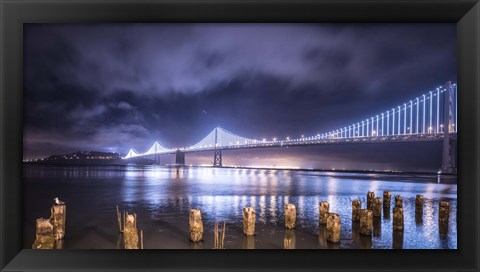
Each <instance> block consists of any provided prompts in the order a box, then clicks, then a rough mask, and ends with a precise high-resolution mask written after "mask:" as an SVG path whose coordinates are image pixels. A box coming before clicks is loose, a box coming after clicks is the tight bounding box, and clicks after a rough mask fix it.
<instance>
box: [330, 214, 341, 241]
mask: <svg viewBox="0 0 480 272" xmlns="http://www.w3.org/2000/svg"><path fill="white" fill-rule="evenodd" d="M340 227H341V221H340V216H339V215H338V214H336V213H328V217H327V241H329V242H331V243H339V242H340Z"/></svg>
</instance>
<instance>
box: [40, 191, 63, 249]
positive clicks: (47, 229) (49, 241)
mask: <svg viewBox="0 0 480 272" xmlns="http://www.w3.org/2000/svg"><path fill="white" fill-rule="evenodd" d="M66 216H67V205H66V204H65V202H62V201H60V199H58V197H56V198H54V199H53V205H52V208H51V209H50V218H48V219H44V218H37V220H36V222H35V241H34V243H33V245H32V249H62V248H63V242H64V238H65V220H66Z"/></svg>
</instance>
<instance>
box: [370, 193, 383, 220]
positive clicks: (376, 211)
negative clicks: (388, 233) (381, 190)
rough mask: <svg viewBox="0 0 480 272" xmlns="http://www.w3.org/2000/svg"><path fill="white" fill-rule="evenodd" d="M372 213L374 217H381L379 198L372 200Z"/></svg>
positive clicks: (380, 200) (380, 199)
mask: <svg viewBox="0 0 480 272" xmlns="http://www.w3.org/2000/svg"><path fill="white" fill-rule="evenodd" d="M372 212H373V216H374V217H381V216H382V198H381V197H376V198H374V199H373V209H372Z"/></svg>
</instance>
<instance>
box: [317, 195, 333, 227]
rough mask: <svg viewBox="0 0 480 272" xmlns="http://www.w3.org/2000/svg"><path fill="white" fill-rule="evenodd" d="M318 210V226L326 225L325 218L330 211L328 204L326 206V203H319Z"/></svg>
mask: <svg viewBox="0 0 480 272" xmlns="http://www.w3.org/2000/svg"><path fill="white" fill-rule="evenodd" d="M318 208H319V209H318V210H319V213H318V219H319V222H320V224H327V216H328V211H329V209H330V204H328V202H327V201H321V202H320V203H319V207H318Z"/></svg>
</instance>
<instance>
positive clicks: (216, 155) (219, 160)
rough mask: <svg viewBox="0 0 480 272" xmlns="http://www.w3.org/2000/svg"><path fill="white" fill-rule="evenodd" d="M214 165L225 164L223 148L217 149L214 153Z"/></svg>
mask: <svg viewBox="0 0 480 272" xmlns="http://www.w3.org/2000/svg"><path fill="white" fill-rule="evenodd" d="M213 166H223V164H222V150H221V149H215V151H214V154H213Z"/></svg>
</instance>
